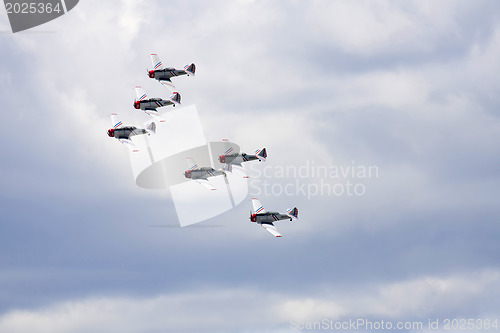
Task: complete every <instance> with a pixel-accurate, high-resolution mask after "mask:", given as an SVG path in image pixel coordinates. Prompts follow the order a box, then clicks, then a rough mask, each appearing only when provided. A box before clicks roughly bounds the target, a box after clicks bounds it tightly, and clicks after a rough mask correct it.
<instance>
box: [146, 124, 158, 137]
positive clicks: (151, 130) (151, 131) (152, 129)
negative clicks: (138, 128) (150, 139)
mask: <svg viewBox="0 0 500 333" xmlns="http://www.w3.org/2000/svg"><path fill="white" fill-rule="evenodd" d="M146 131H148V133H149V134H156V123H155V122H154V121H152V122H150V123H149V124H147V125H146Z"/></svg>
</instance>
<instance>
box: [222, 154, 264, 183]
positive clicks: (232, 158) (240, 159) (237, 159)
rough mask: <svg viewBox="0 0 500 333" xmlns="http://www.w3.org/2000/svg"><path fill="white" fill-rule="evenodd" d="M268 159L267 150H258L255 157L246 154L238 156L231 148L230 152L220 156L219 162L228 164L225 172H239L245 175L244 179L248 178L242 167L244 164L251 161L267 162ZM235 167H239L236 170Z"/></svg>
mask: <svg viewBox="0 0 500 333" xmlns="http://www.w3.org/2000/svg"><path fill="white" fill-rule="evenodd" d="M266 158H267V152H266V148H262V149H257V150H256V151H255V155H249V154H245V153H241V154H237V153H233V147H230V148H229V149H228V150H226V151H225V152H224V154H222V155H220V156H219V162H221V163H224V164H226V167H225V169H224V170H226V171H229V172H233V171H237V172H238V173H240V174H242V175H243V178H248V175H247V173H246V172H245V170H244V169H243V167H242V166H241V164H242V163H244V162H249V161H255V160H259V162H260V161H265V160H266ZM234 166H237V167H236V168H235V167H234Z"/></svg>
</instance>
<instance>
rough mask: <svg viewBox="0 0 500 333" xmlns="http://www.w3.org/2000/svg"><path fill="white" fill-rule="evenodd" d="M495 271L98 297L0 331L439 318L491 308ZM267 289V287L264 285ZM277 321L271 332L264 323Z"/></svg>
mask: <svg viewBox="0 0 500 333" xmlns="http://www.w3.org/2000/svg"><path fill="white" fill-rule="evenodd" d="M499 280H500V272H498V271H483V272H479V273H475V274H466V275H451V276H446V277H433V276H430V277H421V278H417V279H414V280H406V281H400V282H395V283H388V284H382V285H375V286H374V285H371V286H365V287H362V288H360V289H359V290H358V292H354V293H353V292H346V291H342V290H333V291H332V290H330V291H327V292H321V293H320V294H319V295H311V296H301V295H300V293H299V294H293V293H292V294H290V293H287V294H282V293H277V292H266V291H265V290H261V289H259V290H257V289H245V288H243V289H241V288H240V289H230V288H227V289H212V290H205V291H203V290H201V291H193V292H185V293H174V294H163V295H160V296H154V297H149V298H147V297H146V298H144V297H143V298H130V297H97V298H88V299H83V300H82V299H80V300H74V301H66V302H63V303H59V304H56V305H53V306H49V307H45V308H42V309H35V310H12V311H10V312H8V313H6V314H4V315H3V316H2V317H0V331H1V332H9V333H18V332H19V333H20V332H26V331H28V330H30V329H31V330H32V329H33V328H34V327H36V331H37V332H38V333H44V332H47V333H48V332H50V333H58V332H74V333H78V332H88V331H92V332H107V333H113V332H122V333H124V332H157V331H158V332H159V331H165V330H168V331H175V332H199V331H200V330H201V329H202V330H203V331H204V332H247V331H251V332H278V331H281V330H284V329H286V328H287V327H289V325H290V321H293V322H308V321H310V322H313V321H321V320H322V319H325V318H326V319H333V320H341V319H346V318H347V319H348V318H352V319H356V318H365V317H370V318H375V320H377V319H385V320H387V319H389V320H393V321H395V320H410V319H419V320H424V319H425V320H426V319H427V318H438V317H439V316H440V315H442V314H446V313H448V311H453V310H456V309H472V308H474V309H475V311H478V312H479V313H483V314H485V315H489V314H491V312H490V311H489V310H490V309H488V306H489V304H484V302H483V300H484V298H485V297H491V296H492V295H497V294H498V293H499V292H500V290H499V289H498V282H499ZM266 289H268V290H271V289H272V288H266ZM270 327H275V328H276V330H272V329H269V328H270Z"/></svg>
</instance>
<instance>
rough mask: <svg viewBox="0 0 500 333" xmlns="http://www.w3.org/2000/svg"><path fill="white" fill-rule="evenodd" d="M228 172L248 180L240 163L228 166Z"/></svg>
mask: <svg viewBox="0 0 500 333" xmlns="http://www.w3.org/2000/svg"><path fill="white" fill-rule="evenodd" d="M228 171H229V172H234V174H237V175H239V176H241V177H243V178H249V177H248V174H247V172H246V171H245V169H243V167H242V166H241V164H240V163H236V164H231V163H230V164H228Z"/></svg>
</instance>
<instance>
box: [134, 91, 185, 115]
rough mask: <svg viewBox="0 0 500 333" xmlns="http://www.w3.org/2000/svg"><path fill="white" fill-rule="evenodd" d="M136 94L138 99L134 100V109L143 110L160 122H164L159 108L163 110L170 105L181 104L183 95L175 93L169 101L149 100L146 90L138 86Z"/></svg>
mask: <svg viewBox="0 0 500 333" xmlns="http://www.w3.org/2000/svg"><path fill="white" fill-rule="evenodd" d="M135 94H136V95H137V98H136V99H135V100H134V108H136V109H137V110H143V111H144V112H145V113H147V114H149V115H150V116H151V117H153V118H155V119H156V120H158V121H160V122H164V121H165V119H163V118H162V117H161V116H160V114H159V113H158V110H156V109H157V108H161V107H164V106H168V105H173V106H174V107H175V105H176V104H181V95H180V94H179V93H178V92H174V93H173V94H172V95H171V96H170V98H169V99H168V100H166V99H161V98H148V95H147V94H146V93H145V92H144V90H143V89H142V88H141V87H139V86H137V87H135Z"/></svg>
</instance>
